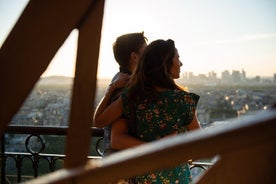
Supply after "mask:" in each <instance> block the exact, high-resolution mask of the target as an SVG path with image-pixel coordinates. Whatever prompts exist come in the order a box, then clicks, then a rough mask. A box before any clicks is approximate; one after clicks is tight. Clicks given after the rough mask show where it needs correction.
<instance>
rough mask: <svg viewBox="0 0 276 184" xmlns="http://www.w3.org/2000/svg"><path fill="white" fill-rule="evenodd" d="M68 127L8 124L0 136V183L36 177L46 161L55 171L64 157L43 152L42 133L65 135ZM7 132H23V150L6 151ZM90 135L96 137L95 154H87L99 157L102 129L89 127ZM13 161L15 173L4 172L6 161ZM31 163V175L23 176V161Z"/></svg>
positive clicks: (50, 170) (50, 168)
mask: <svg viewBox="0 0 276 184" xmlns="http://www.w3.org/2000/svg"><path fill="white" fill-rule="evenodd" d="M67 128H68V127H47V126H17V125H10V126H9V127H8V129H7V131H6V132H5V134H4V135H3V136H2V137H1V183H3V184H4V183H9V180H8V177H9V178H16V179H15V181H16V182H22V181H23V178H27V179H30V178H36V177H37V176H39V168H40V166H41V165H42V164H41V163H44V164H45V162H46V163H47V165H48V166H47V167H48V172H52V171H55V170H56V169H59V167H61V166H62V164H63V160H64V158H65V155H64V154H48V153H43V152H44V151H45V148H46V141H45V139H44V137H43V135H58V136H65V135H66V133H67ZM7 134H23V135H25V141H24V144H25V150H24V151H20V152H16V151H12V152H8V151H6V138H5V135H7ZM91 135H92V137H94V138H96V137H98V138H97V139H96V143H95V145H93V146H95V148H94V149H95V152H96V154H95V155H91V156H88V158H89V159H99V158H101V156H102V155H101V148H100V145H101V140H102V136H103V130H102V129H98V128H94V127H93V128H91ZM34 144H35V145H34ZM8 161H10V162H13V163H14V165H15V168H16V174H10V175H7V174H6V167H7V162H8ZM26 162H28V163H31V167H32V171H33V173H32V174H33V175H32V176H30V175H28V176H26V175H25V176H24V175H23V173H22V171H23V170H24V163H26Z"/></svg>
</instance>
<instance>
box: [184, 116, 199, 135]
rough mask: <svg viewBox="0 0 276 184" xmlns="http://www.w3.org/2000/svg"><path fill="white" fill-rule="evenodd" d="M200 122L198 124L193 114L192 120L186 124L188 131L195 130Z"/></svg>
mask: <svg viewBox="0 0 276 184" xmlns="http://www.w3.org/2000/svg"><path fill="white" fill-rule="evenodd" d="M200 128H201V127H200V124H199V121H198V118H197V116H196V115H195V116H194V118H193V120H192V122H191V123H190V124H189V125H188V126H187V129H188V130H189V131H190V130H195V129H200Z"/></svg>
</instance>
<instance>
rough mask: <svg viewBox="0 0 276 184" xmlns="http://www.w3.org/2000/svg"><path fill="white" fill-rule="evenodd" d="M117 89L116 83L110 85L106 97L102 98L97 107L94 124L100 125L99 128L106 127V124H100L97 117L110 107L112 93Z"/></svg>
mask: <svg viewBox="0 0 276 184" xmlns="http://www.w3.org/2000/svg"><path fill="white" fill-rule="evenodd" d="M115 90H116V84H115V83H113V84H111V85H109V86H108V88H107V91H106V93H105V95H104V97H103V98H102V99H101V101H100V103H99V104H98V106H97V107H96V110H95V113H94V117H93V119H94V125H95V126H96V127H99V128H102V127H104V125H102V124H99V123H98V122H96V121H95V119H96V118H98V117H99V116H100V115H101V114H102V113H103V111H104V110H105V109H106V108H107V107H108V105H109V102H110V98H111V95H112V93H113V92H114V91H115Z"/></svg>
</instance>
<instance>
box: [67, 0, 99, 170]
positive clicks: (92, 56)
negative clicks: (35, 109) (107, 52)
mask: <svg viewBox="0 0 276 184" xmlns="http://www.w3.org/2000/svg"><path fill="white" fill-rule="evenodd" d="M103 11H104V0H97V1H94V3H93V4H92V5H91V7H90V9H89V13H88V14H87V15H86V17H85V18H84V19H83V22H82V23H81V25H80V26H79V28H78V29H79V39H78V52H77V62H76V72H75V79H74V87H73V97H72V104H71V113H70V125H69V129H68V134H67V139H66V151H65V154H66V158H65V167H76V166H79V165H82V164H85V162H86V161H87V156H88V155H89V146H90V138H91V131H90V128H91V126H92V115H93V109H94V97H95V92H96V84H97V68H98V56H99V51H100V41H101V28H102V18H103ZM76 148H77V149H76Z"/></svg>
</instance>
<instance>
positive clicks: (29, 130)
mask: <svg viewBox="0 0 276 184" xmlns="http://www.w3.org/2000/svg"><path fill="white" fill-rule="evenodd" d="M68 128H69V127H68V126H37V125H35V126H33V125H24V126H22V125H9V126H8V127H7V129H6V130H5V133H13V134H39V135H66V134H67V130H68ZM91 135H93V136H94V137H102V136H103V129H102V128H96V127H91Z"/></svg>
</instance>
